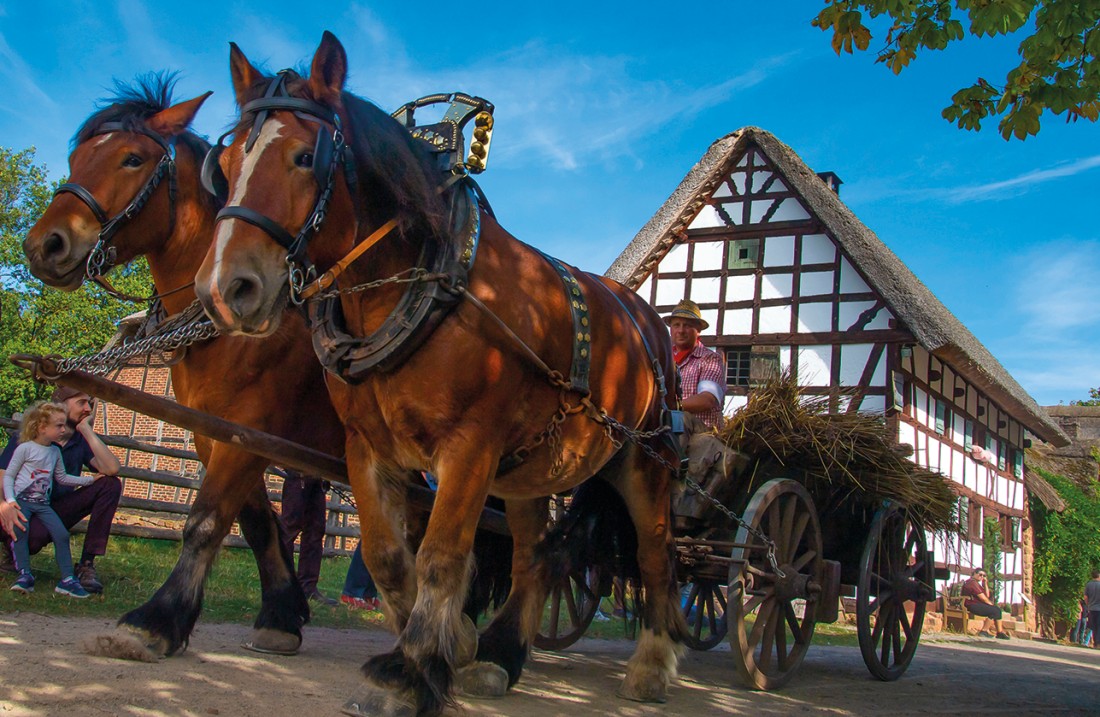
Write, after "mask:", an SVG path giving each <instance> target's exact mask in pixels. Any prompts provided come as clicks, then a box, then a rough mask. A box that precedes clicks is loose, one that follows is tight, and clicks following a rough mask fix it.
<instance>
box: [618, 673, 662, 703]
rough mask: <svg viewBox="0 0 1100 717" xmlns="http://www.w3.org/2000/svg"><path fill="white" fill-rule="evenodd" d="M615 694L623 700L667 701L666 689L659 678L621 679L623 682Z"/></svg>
mask: <svg viewBox="0 0 1100 717" xmlns="http://www.w3.org/2000/svg"><path fill="white" fill-rule="evenodd" d="M616 694H617V695H618V696H619V697H622V698H623V699H625V700H633V701H634V702H656V703H658V704H664V703H665V702H667V701H668V695H667V689H666V687H665V685H664V682H663V681H662V680H660V679H654V680H652V681H649V682H641V681H638V680H631V679H629V678H627V679H625V680H623V684H622V685H621V686H620V687H619V691H618V692H617V693H616Z"/></svg>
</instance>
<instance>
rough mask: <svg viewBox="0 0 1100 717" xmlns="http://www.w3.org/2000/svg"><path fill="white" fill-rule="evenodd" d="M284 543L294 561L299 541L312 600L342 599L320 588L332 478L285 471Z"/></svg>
mask: <svg viewBox="0 0 1100 717" xmlns="http://www.w3.org/2000/svg"><path fill="white" fill-rule="evenodd" d="M283 472H284V473H285V474H286V478H285V479H284V480H283V495H282V499H283V510H282V514H281V515H280V520H281V521H282V523H283V529H284V534H283V545H284V547H286V551H287V553H289V554H290V559H291V563H292V564H293V561H294V540H295V538H297V537H298V536H299V535H301V536H302V539H301V541H299V543H298V584H299V585H301V586H302V592H304V593H305V594H306V597H307V598H308V599H309V600H311V601H312V602H316V603H320V604H322V605H329V606H334V605H337V604H338V603H337V602H336V601H335V600H333V599H332V598H330V597H328V596H327V595H325V594H324V593H322V592H321V591H320V590H318V589H317V581H318V580H319V579H320V578H321V557H322V555H323V554H324V547H325V519H326V515H327V512H328V507H327V498H326V493H327V492H328V482H327V481H323V480H321V479H320V478H315V477H313V476H306V475H303V474H302V473H299V472H298V471H295V470H291V469H289V468H287V469H284V471H283Z"/></svg>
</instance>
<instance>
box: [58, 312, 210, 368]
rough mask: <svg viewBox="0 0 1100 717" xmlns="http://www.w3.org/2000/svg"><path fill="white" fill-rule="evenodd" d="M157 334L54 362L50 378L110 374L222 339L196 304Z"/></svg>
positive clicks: (173, 319) (163, 324)
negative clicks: (83, 373) (130, 364)
mask: <svg viewBox="0 0 1100 717" xmlns="http://www.w3.org/2000/svg"><path fill="white" fill-rule="evenodd" d="M157 329H158V330H157V333H155V334H152V335H151V336H147V337H146V338H143V339H139V340H137V341H132V342H127V343H123V344H122V345H121V346H118V347H117V348H113V349H107V350H105V351H100V352H98V353H94V354H87V355H85V356H76V357H73V358H57V357H54V356H48V357H47V358H50V359H53V360H54V361H55V365H56V367H57V372H56V374H55V375H53V376H47V377H46V378H48V379H52V378H57V377H59V376H60V375H62V374H65V373H69V372H70V371H87V372H88V373H93V374H106V373H108V372H110V371H112V370H114V369H116V368H118V367H119V366H121V365H123V364H124V363H125V362H126V361H128V360H130V359H131V358H134V357H135V356H147V355H151V354H153V353H170V352H172V351H176V350H178V349H181V348H185V347H187V346H190V345H191V344H194V343H197V342H199V341H206V340H208V339H212V338H214V337H215V336H217V335H218V330H217V328H215V327H214V324H213V323H212V322H211V321H210V319H209V318H207V316H206V315H205V314H203V313H202V307H201V306H200V304H199V302H198V301H197V300H196V301H194V302H192V303H191V305H190V306H188V307H187V308H186V309H184V310H183V311H181V312H180V313H179V314H176V315H175V316H173V317H170V318H169V319H167V320H166V321H164V322H163V323H162V324H161V325H160V326H158V327H157Z"/></svg>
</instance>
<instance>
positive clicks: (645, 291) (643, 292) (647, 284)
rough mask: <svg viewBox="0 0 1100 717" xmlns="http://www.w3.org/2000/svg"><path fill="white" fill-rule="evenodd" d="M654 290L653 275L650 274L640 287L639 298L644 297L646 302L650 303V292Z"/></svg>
mask: <svg viewBox="0 0 1100 717" xmlns="http://www.w3.org/2000/svg"><path fill="white" fill-rule="evenodd" d="M652 288H653V274H650V275H649V276H647V277H646V278H645V281H643V282H642V283H641V285H640V286H639V287H638V296H640V297H642V299H643V300H645V301H649V292H650V291H651V290H652Z"/></svg>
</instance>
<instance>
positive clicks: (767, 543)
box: [642, 447, 787, 578]
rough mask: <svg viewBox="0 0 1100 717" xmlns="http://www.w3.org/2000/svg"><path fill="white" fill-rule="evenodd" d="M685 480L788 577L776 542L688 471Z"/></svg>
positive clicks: (781, 573) (769, 562)
mask: <svg viewBox="0 0 1100 717" xmlns="http://www.w3.org/2000/svg"><path fill="white" fill-rule="evenodd" d="M642 450H645V448H644V447H643V448H642ZM683 479H684V482H685V483H687V487H688V488H691V489H692V490H693V491H695V492H696V493H698V494H699V495H701V496H703V499H704V500H706V501H707V502H708V503H710V504H711V505H712V506H714V507H715V508H717V509H718V510H719V511H720V512H721V513H722V514H723V515H725V516H726V517H727V518H729V520H730V521H731V522H734V523H737V525H739V526H741V527H742V528H744V529H745V530H747V531H749V533H750V534H751V535H752V537H754V538H756V539H757V540H759V541H760V542H761V543H763V544H764V548H765V549H766V550H767V554H766V557H767V559H768V564H769V565H771V568H772V570H774V571H775V574H776V576H778V577H780V578H785V577H787V574H786V573H784V572H783V571H782V570H781V569H780V568H779V563H778V562H777V561H776V559H775V541H774V540H772V539H771V538H769V537H768V536H767V535H765V534H764V531H762V530H760V529H759V528H754V527H753V526H752V525H751V524H750V523H748V522H746V521H745V519H744V518H742V517H741V516H739V515H737V514H736V513H734V512H733V511H732V510H730V509H729V508H727V507H726V506H725V505H723V504H722V502H721V501H720V500H718V499H717V498H715V497H714V496H713V495H711V494H710V493H708V492H707V491H706V489H704V488H703V486H701V485H699V484H698V483H696V482H695V481H693V480H692V479H691V477H690V476H688V474H687V472H686V471H685V472H684V475H683Z"/></svg>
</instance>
